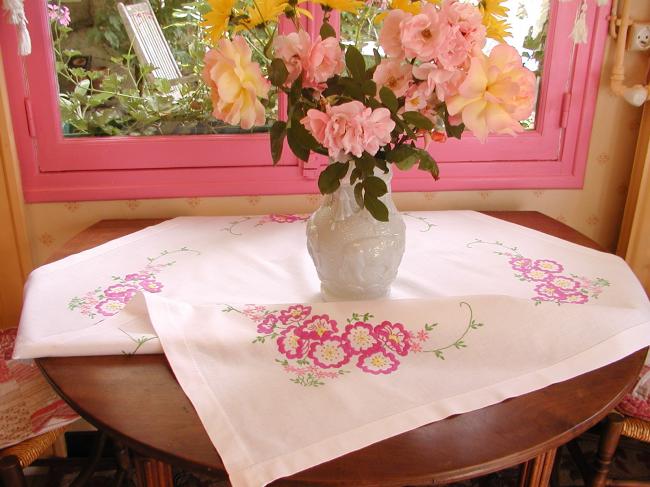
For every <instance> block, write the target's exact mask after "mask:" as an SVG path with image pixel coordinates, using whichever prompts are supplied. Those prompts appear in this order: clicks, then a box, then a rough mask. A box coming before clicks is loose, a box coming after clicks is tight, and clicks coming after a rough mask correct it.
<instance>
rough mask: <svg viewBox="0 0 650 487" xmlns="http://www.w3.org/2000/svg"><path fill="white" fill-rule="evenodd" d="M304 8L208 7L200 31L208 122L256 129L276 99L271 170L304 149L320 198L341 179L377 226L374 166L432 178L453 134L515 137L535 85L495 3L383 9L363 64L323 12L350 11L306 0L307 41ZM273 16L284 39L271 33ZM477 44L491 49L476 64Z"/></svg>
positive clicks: (337, 3) (345, 3)
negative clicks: (312, 25)
mask: <svg viewBox="0 0 650 487" xmlns="http://www.w3.org/2000/svg"><path fill="white" fill-rule="evenodd" d="M306 1H307V0H252V2H253V4H252V5H248V6H247V7H246V6H243V7H241V6H240V7H238V6H237V5H236V4H235V0H209V2H210V4H211V7H212V11H211V12H210V13H208V14H207V15H206V17H205V25H206V26H208V27H209V30H210V34H211V37H212V39H213V43H214V45H215V46H214V48H213V49H211V50H210V51H209V52H207V54H206V56H205V68H204V71H203V78H204V80H205V82H206V83H207V84H208V85H209V87H210V88H211V95H212V101H213V107H214V112H213V114H214V116H215V117H216V118H218V119H220V120H223V121H225V122H227V123H229V124H233V125H240V126H241V127H242V128H244V129H248V128H251V127H253V126H254V125H263V124H265V123H266V115H265V108H264V104H263V101H265V100H268V99H269V97H270V94H271V92H272V90H275V91H276V92H278V93H284V94H285V95H286V97H287V101H288V103H287V113H286V117H283V118H284V119H283V120H277V121H275V122H274V123H273V125H272V127H271V129H270V140H271V154H272V158H273V161H274V163H276V162H277V161H278V160H279V159H280V157H281V153H282V149H283V146H284V142H285V139H286V141H287V144H288V146H289V148H290V149H291V150H292V151H293V153H294V154H295V155H296V156H297V157H298V158H300V159H302V160H304V161H306V160H307V159H308V158H309V155H310V153H311V152H312V151H313V152H315V153H318V154H322V155H325V156H328V157H329V158H330V164H329V165H328V166H327V167H326V169H325V170H324V171H322V173H321V175H320V177H319V180H318V187H319V189H320V191H321V193H323V194H329V193H333V192H334V191H336V190H337V189H338V188H339V186H340V184H341V180H342V179H343V178H345V177H349V179H350V183H351V184H352V185H353V186H354V196H355V199H356V201H357V204H358V205H359V206H360V207H361V208H366V209H367V210H368V211H369V212H370V213H371V214H372V216H373V217H374V218H376V219H377V220H380V221H387V219H388V210H387V208H386V206H385V205H384V203H383V202H382V201H380V200H379V198H380V197H381V196H383V195H384V194H385V193H386V192H387V190H388V189H387V187H386V183H385V182H384V181H383V180H382V179H381V178H379V177H377V175H376V174H378V173H376V171H375V169H376V168H377V169H378V170H380V171H383V172H388V165H389V164H394V165H395V166H397V167H398V168H399V169H401V170H407V169H410V168H411V167H413V166H415V165H417V166H418V168H419V169H421V170H424V171H426V172H428V173H430V174H431V175H432V176H433V177H434V178H436V179H437V178H438V173H439V171H438V166H437V164H436V161H435V159H434V158H433V157H432V155H431V153H430V150H429V145H430V143H431V142H432V141H436V142H443V141H445V140H446V139H447V137H457V138H460V137H461V134H462V133H463V132H464V131H465V130H469V131H471V132H472V133H473V134H474V135H475V136H476V137H477V138H479V139H480V140H481V141H483V140H485V138H486V137H487V136H488V134H490V133H500V134H501V133H507V134H515V133H517V132H521V131H522V130H523V128H522V126H521V124H520V121H521V120H524V119H526V118H528V117H529V116H530V114H531V112H532V110H533V108H534V101H535V90H536V80H535V76H534V74H533V73H532V72H531V71H529V70H528V69H526V68H525V67H523V65H522V60H521V57H520V55H519V54H518V52H517V51H516V50H515V49H514V48H513V47H511V46H509V45H507V44H505V43H504V42H503V39H504V37H506V36H507V35H508V33H507V25H506V24H505V22H504V19H503V17H505V15H506V10H505V8H504V7H503V6H502V5H501V3H502V2H503V0H481V1H479V2H478V5H474V4H472V3H466V2H462V1H459V0H429V1H417V0H416V1H409V0H390V4H389V5H388V7H387V11H386V12H383V13H381V14H380V15H379V16H377V17H378V18H379V20H380V21H381V22H382V23H383V24H382V26H381V28H380V31H379V39H378V40H379V46H378V48H375V49H374V50H373V55H372V56H366V57H364V55H362V53H361V52H360V51H359V50H358V49H357V48H356V47H355V46H353V45H344V44H342V43H340V42H339V40H338V39H337V37H336V33H335V30H334V29H333V27H332V26H331V24H330V18H331V15H332V12H333V11H335V10H339V11H343V12H351V13H355V12H356V11H357V10H358V9H360V8H361V7H363V6H364V3H363V2H362V1H360V0H310V1H313V2H317V3H319V4H320V5H321V8H322V9H323V12H324V15H323V18H324V20H323V23H322V26H321V27H320V31H319V35H316V36H314V35H310V34H309V33H308V32H307V31H306V30H305V29H304V28H303V26H304V25H305V19H303V18H301V17H308V18H309V17H311V14H310V12H309V10H307V9H305V8H304V7H305V6H306V5H305V2H306ZM282 16H284V17H285V18H287V19H289V20H290V21H291V23H292V25H293V29H292V32H290V33H286V34H280V33H278V22H279V18H280V17H282ZM488 36H490V37H492V38H495V39H497V40H498V41H500V42H501V43H500V44H498V45H496V46H495V47H494V48H493V49H492V50H491V52H490V53H489V54H485V53H484V52H483V49H484V46H485V43H486V38H487V37H488ZM253 52H255V53H256V59H257V60H254V59H253ZM368 58H372V59H368ZM367 60H368V61H369V62H367ZM258 61H259V62H258ZM369 64H370V65H369Z"/></svg>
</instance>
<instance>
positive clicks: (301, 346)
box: [277, 326, 309, 359]
mask: <svg viewBox="0 0 650 487" xmlns="http://www.w3.org/2000/svg"><path fill="white" fill-rule="evenodd" d="M296 330H297V328H296V327H295V326H290V327H289V328H287V329H286V330H284V331H283V332H282V333H281V334H280V338H278V342H277V343H278V351H279V352H280V353H281V354H283V355H284V356H285V357H287V358H290V359H293V358H302V357H304V355H305V353H306V352H307V348H308V345H309V342H308V341H307V340H304V339H303V338H302V337H300V336H299V335H297V334H296Z"/></svg>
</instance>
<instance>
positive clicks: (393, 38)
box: [379, 10, 412, 58]
mask: <svg viewBox="0 0 650 487" xmlns="http://www.w3.org/2000/svg"><path fill="white" fill-rule="evenodd" d="M410 17H412V15H410V14H407V13H406V12H404V11H402V10H391V11H390V12H389V14H388V15H387V16H386V18H385V19H384V25H383V26H382V28H381V31H379V45H380V46H381V47H382V48H383V49H384V52H385V53H386V55H388V56H390V57H396V58H400V57H403V56H404V48H403V47H402V40H401V24H402V21H403V20H405V19H408V18H410Z"/></svg>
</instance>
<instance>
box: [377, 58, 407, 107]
mask: <svg viewBox="0 0 650 487" xmlns="http://www.w3.org/2000/svg"><path fill="white" fill-rule="evenodd" d="M411 71H412V67H411V65H410V64H408V63H402V62H401V61H399V60H397V59H382V60H381V63H380V64H379V66H377V69H376V70H375V74H374V75H373V76H372V79H373V80H374V82H375V83H377V87H378V88H380V87H382V86H385V87H386V88H390V90H391V91H392V92H393V93H395V96H397V97H398V98H399V97H400V96H404V93H406V90H407V89H408V87H409V86H410V84H411V82H412V81H413V75H412V74H411Z"/></svg>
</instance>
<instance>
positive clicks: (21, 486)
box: [0, 428, 64, 487]
mask: <svg viewBox="0 0 650 487" xmlns="http://www.w3.org/2000/svg"><path fill="white" fill-rule="evenodd" d="M63 431H64V428H58V429H55V430H52V431H48V432H47V433H44V434H42V435H38V436H35V437H33V438H29V439H27V440H24V441H22V442H20V443H18V444H17V445H14V446H10V447H8V448H5V449H3V450H0V481H1V485H2V486H3V487H26V486H27V482H26V481H25V476H24V475H23V469H24V468H25V467H28V466H29V465H31V464H32V462H33V461H34V460H36V459H37V458H38V457H40V456H41V455H42V454H43V453H45V451H46V450H47V449H48V448H50V447H51V446H52V445H53V444H54V442H55V441H56V440H57V438H58V437H59V436H60V435H61V434H63Z"/></svg>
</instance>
